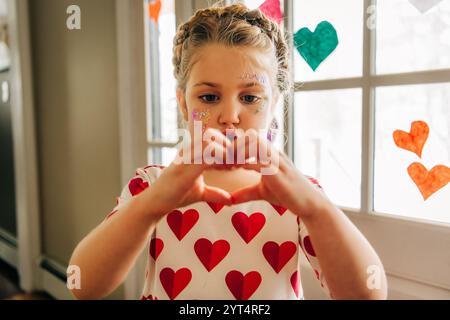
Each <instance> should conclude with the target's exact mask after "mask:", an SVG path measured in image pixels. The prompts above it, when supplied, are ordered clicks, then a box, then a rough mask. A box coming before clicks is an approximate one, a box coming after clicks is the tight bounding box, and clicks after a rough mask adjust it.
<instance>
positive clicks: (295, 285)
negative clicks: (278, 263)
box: [291, 271, 300, 298]
mask: <svg viewBox="0 0 450 320" xmlns="http://www.w3.org/2000/svg"><path fill="white" fill-rule="evenodd" d="M291 286H292V289H293V290H294V293H295V296H296V297H297V298H298V293H299V287H300V277H299V273H298V271H295V272H294V273H293V274H292V276H291Z"/></svg>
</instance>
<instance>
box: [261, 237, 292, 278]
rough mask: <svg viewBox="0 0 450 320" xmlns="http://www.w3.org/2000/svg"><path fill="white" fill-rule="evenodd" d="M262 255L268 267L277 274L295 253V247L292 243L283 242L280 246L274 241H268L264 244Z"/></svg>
mask: <svg viewBox="0 0 450 320" xmlns="http://www.w3.org/2000/svg"><path fill="white" fill-rule="evenodd" d="M262 251H263V255H264V258H266V260H267V262H268V263H269V264H270V266H271V267H272V268H273V270H275V272H276V273H279V272H280V271H281V269H283V267H284V266H285V265H286V263H288V261H289V260H291V258H292V257H293V256H294V254H295V252H296V251H297V246H296V245H295V243H294V242H292V241H286V242H283V243H282V244H281V245H279V244H278V243H276V242H274V241H268V242H266V243H265V244H264V246H263V248H262Z"/></svg>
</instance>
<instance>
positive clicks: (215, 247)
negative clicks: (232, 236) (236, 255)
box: [194, 238, 230, 272]
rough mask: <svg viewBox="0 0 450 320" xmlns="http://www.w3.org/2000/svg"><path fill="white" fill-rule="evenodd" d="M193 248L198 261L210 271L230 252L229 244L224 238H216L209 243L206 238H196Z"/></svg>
mask: <svg viewBox="0 0 450 320" xmlns="http://www.w3.org/2000/svg"><path fill="white" fill-rule="evenodd" d="M194 250H195V254H196V255H197V257H198V258H199V259H200V262H201V263H202V264H203V265H204V266H205V268H206V270H208V272H210V271H211V270H212V269H214V268H215V267H216V266H217V265H218V264H219V263H220V262H221V261H222V260H223V259H224V258H225V257H226V256H227V254H228V252H230V244H229V243H228V241H226V240H217V241H216V242H214V243H211V241H209V240H208V239H205V238H201V239H198V240H197V241H196V242H195V244H194Z"/></svg>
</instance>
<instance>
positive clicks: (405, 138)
mask: <svg viewBox="0 0 450 320" xmlns="http://www.w3.org/2000/svg"><path fill="white" fill-rule="evenodd" d="M429 133H430V128H429V127H428V124H427V123H426V122H424V121H414V122H413V123H411V129H410V131H409V132H405V131H402V130H395V131H394V133H393V137H394V141H395V144H396V145H397V147H399V148H402V149H405V150H408V151H411V152H414V153H415V154H417V155H418V156H419V158H421V157H422V150H423V147H424V145H425V143H426V142H427V139H428V135H429Z"/></svg>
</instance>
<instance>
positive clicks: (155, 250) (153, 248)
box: [149, 238, 164, 261]
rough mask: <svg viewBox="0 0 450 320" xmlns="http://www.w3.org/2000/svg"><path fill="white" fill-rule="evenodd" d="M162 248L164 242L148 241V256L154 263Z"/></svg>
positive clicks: (154, 239)
mask: <svg viewBox="0 0 450 320" xmlns="http://www.w3.org/2000/svg"><path fill="white" fill-rule="evenodd" d="M163 248H164V242H163V241H162V240H161V239H159V238H153V239H152V240H151V241H150V249H149V251H150V256H152V257H153V259H155V261H156V259H157V258H158V256H159V255H160V253H161V251H162V249H163Z"/></svg>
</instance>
